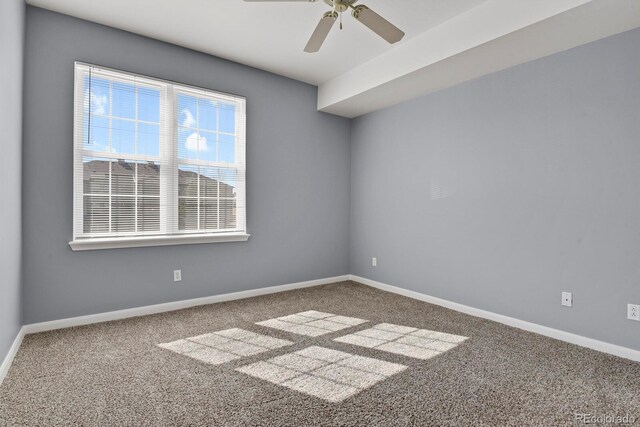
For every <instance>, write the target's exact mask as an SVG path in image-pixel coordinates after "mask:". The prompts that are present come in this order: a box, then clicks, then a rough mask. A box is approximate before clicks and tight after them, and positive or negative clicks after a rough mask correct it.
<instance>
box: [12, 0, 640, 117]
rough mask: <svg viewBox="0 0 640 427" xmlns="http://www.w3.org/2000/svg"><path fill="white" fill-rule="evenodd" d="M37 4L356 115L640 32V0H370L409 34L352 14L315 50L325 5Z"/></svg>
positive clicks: (44, 0) (123, 0)
mask: <svg viewBox="0 0 640 427" xmlns="http://www.w3.org/2000/svg"><path fill="white" fill-rule="evenodd" d="M0 1H2V0H0ZM27 2H28V3H29V4H32V5H34V6H39V7H43V8H45V9H50V10H53V11H56V12H61V13H64V14H67V15H71V16H76V17H78V18H82V19H86V20H89V21H93V22H97V23H100V24H104V25H109V26H111V27H115V28H120V29H123V30H127V31H131V32H134V33H138V34H141V35H144V36H148V37H152V38H155V39H158V40H163V41H166V42H169V43H173V44H176V45H180V46H184V47H188V48H191V49H194V50H199V51H202V52H205V53H209V54H212V55H215V56H218V57H222V58H226V59H230V60H232V61H236V62H240V63H243V64H247V65H250V66H253V67H257V68H260V69H263V70H267V71H271V72H274V73H277V74H281V75H284V76H287V77H291V78H294V79H297V80H301V81H304V82H307V83H311V84H314V85H317V86H318V110H320V111H325V112H328V113H332V114H337V115H341V116H345V117H357V116H359V115H362V114H365V113H368V112H371V111H375V110H377V109H380V108H384V107H387V106H390V105H394V104H397V103H400V102H402V101H405V100H408V99H412V98H415V97H417V96H420V95H424V94H426V93H430V92H433V91H436V90H440V89H443V88H446V87H450V86H453V85H455V84H458V83H461V82H463V81H466V80H470V79H472V78H476V77H480V76H482V75H484V74H488V73H491V72H495V71H499V70H502V69H505V68H508V67H511V66H514V65H517V64H520V63H523V62H526V61H531V60H534V59H537V58H541V57H543V56H546V55H550V54H553V53H556V52H559V51H562V50H566V49H569V48H572V47H575V46H579V45H581V44H584V43H588V42H590V41H594V40H597V39H599V38H603V37H607V36H610V35H613V34H616V33H619V32H622V31H627V30H630V29H633V28H636V27H640V0H360V3H361V4H366V5H368V6H369V7H371V9H373V10H375V11H376V12H378V13H379V14H381V15H383V16H384V17H386V18H387V19H388V20H389V21H391V22H392V23H394V24H395V25H397V26H398V27H400V28H401V29H402V30H404V31H405V32H406V36H405V38H404V39H403V40H402V41H400V42H398V43H396V44H394V45H388V44H387V43H386V42H385V41H383V40H382V39H381V38H379V37H378V36H377V35H376V34H374V33H372V32H371V31H370V30H369V29H367V28H366V27H364V26H363V25H362V24H361V23H359V22H357V21H356V20H354V19H353V18H352V17H351V16H350V15H349V14H347V13H345V14H344V17H343V18H344V19H343V20H344V29H343V30H342V31H340V30H339V29H338V26H337V25H335V26H334V28H333V29H332V31H331V33H330V34H329V36H328V37H327V40H326V42H325V44H324V45H323V46H322V49H321V50H320V52H319V53H316V54H308V53H304V52H303V48H304V46H305V44H306V42H307V40H308V38H309V36H310V35H311V33H312V32H313V30H314V28H315V26H316V24H317V22H318V20H319V19H320V17H321V16H322V14H323V13H324V12H325V11H328V10H329V7H328V6H327V5H326V4H325V3H324V2H323V1H322V0H317V1H316V2H315V3H307V2H294V3H277V2H263V3H259V2H253V3H247V2H244V1H242V0H27ZM105 65H108V64H105Z"/></svg>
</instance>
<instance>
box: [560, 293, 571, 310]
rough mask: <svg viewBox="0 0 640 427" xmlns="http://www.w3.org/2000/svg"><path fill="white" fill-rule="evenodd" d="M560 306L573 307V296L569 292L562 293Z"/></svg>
mask: <svg viewBox="0 0 640 427" xmlns="http://www.w3.org/2000/svg"><path fill="white" fill-rule="evenodd" d="M562 305H564V306H565V307H572V306H573V294H572V293H571V292H563V293H562Z"/></svg>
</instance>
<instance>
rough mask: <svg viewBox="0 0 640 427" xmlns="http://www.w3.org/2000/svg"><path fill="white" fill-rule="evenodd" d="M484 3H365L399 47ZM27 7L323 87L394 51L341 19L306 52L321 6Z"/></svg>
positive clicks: (154, 2)
mask: <svg viewBox="0 0 640 427" xmlns="http://www.w3.org/2000/svg"><path fill="white" fill-rule="evenodd" d="M484 1H485V0H361V1H360V3H361V4H366V5H367V6H369V7H370V8H371V9H373V10H374V11H376V12H378V13H379V14H381V15H382V16H384V17H385V18H387V19H388V20H389V21H391V22H392V23H393V24H395V25H396V26H398V27H400V29H402V30H403V31H404V32H405V33H406V36H405V38H404V39H403V40H402V41H401V42H399V43H403V42H404V41H406V40H408V39H410V38H412V37H415V36H416V35H418V34H420V33H422V32H424V31H426V30H428V29H430V28H433V27H435V26H436V25H438V24H440V23H442V22H444V21H446V20H448V19H451V18H453V17H454V16H456V15H459V14H461V13H463V12H465V11H467V10H469V9H471V8H473V7H475V6H477V5H479V4H481V3H483V2H484ZM27 2H28V3H29V4H32V5H34V6H39V7H43V8H45V9H50V10H53V11H56V12H61V13H64V14H67V15H71V16H76V17H78V18H82V19H86V20H89V21H93V22H98V23H100V24H105V25H109V26H111V27H115V28H120V29H123V30H127V31H131V32H134V33H138V34H142V35H144V36H148V37H152V38H155V39H158V40H163V41H166V42H169V43H173V44H177V45H180V46H184V47H188V48H191V49H195V50H199V51H201V52H206V53H210V54H212V55H215V56H219V57H222V58H226V59H230V60H232V61H237V62H240V63H242V64H247V65H251V66H254V67H257V68H260V69H263V70H267V71H271V72H274V73H277V74H281V75H283V76H287V77H291V78H294V79H296V80H301V81H304V82H307V83H311V84H314V85H318V84H320V83H323V82H325V81H327V80H329V79H331V78H333V77H336V76H338V75H340V74H342V73H343V72H345V71H347V70H350V69H352V68H353V67H355V66H357V65H359V64H362V63H364V62H366V61H367V60H369V59H371V58H374V57H376V56H378V55H380V54H382V53H384V52H386V51H387V50H389V49H390V48H392V45H389V44H388V43H387V42H385V41H384V40H382V39H381V38H380V37H378V36H377V35H376V34H374V33H372V32H371V31H370V30H369V29H368V28H366V27H365V26H364V25H362V24H361V23H360V22H358V21H356V20H355V19H353V18H352V17H351V15H350V14H348V13H346V12H345V13H344V14H343V24H344V26H343V30H342V31H340V30H339V28H338V24H336V25H335V26H334V28H333V29H332V31H331V33H330V34H329V36H328V37H327V40H326V41H325V44H324V45H323V46H322V49H321V50H320V52H318V53H316V54H309V53H305V52H303V49H304V46H305V45H306V43H307V40H308V39H309V37H310V36H311V33H312V32H313V30H314V28H315V26H316V25H317V23H318V21H319V20H320V18H321V17H322V14H323V13H324V12H327V11H329V10H331V8H330V7H329V6H327V5H326V4H325V3H324V2H323V1H322V0H318V1H316V2H315V3H306V2H297V3H296V2H293V3H278V2H264V3H247V2H244V1H242V0H179V1H176V0H108V1H105V0H28V1H27Z"/></svg>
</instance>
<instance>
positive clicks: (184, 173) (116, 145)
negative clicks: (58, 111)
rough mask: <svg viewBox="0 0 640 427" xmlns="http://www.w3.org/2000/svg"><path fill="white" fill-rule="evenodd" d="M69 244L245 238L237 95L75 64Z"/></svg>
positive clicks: (241, 117) (241, 104)
mask: <svg viewBox="0 0 640 427" xmlns="http://www.w3.org/2000/svg"><path fill="white" fill-rule="evenodd" d="M74 146H75V150H74V222H73V241H72V242H70V245H71V247H72V248H73V249H74V250H83V249H101V248H112V247H130V246H153V245H166V244H184V243H203V242H215V241H239V240H247V238H248V237H249V235H248V234H247V231H246V225H245V212H246V210H245V99H244V98H242V97H237V96H231V95H226V94H222V93H217V92H213V91H209V90H204V89H198V88H194V87H191V86H186V85H181V84H177V83H172V82H168V81H163V80H158V79H152V78H149V77H143V76H137V75H133V74H129V73H124V72H119V71H114V70H108V69H104V68H100V67H95V66H92V65H87V64H81V63H76V66H75V134H74Z"/></svg>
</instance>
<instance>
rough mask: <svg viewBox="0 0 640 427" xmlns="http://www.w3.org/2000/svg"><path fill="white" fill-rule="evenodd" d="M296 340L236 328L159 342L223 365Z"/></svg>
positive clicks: (193, 356) (213, 363) (208, 361)
mask: <svg viewBox="0 0 640 427" xmlns="http://www.w3.org/2000/svg"><path fill="white" fill-rule="evenodd" d="M292 344H293V343H292V342H291V341H287V340H283V339H279V338H273V337H269V336H266V335H261V334H257V333H255V332H251V331H247V330H244V329H239V328H233V329H226V330H223V331H218V332H213V333H209V334H204V335H197V336H195V337H189V338H185V339H181V340H177V341H172V342H168V343H162V344H158V347H161V348H164V349H166V350H171V351H173V352H174V353H178V354H183V355H185V356H189V357H191V358H193V359H197V360H199V361H201V362H204V363H208V364H211V365H219V364H222V363H226V362H230V361H232V360H236V359H240V358H241V357H244V356H253V355H254V354H260V353H264V352H266V351H270V350H273V349H276V348H280V347H285V346H288V345H292Z"/></svg>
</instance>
